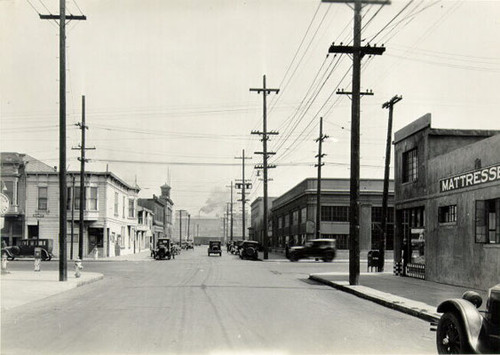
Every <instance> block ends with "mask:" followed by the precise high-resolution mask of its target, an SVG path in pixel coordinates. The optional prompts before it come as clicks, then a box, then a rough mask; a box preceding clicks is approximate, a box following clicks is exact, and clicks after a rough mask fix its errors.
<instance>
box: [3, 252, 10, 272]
mask: <svg viewBox="0 0 500 355" xmlns="http://www.w3.org/2000/svg"><path fill="white" fill-rule="evenodd" d="M7 263H8V261H7V255H6V254H2V274H9V271H8V270H7Z"/></svg>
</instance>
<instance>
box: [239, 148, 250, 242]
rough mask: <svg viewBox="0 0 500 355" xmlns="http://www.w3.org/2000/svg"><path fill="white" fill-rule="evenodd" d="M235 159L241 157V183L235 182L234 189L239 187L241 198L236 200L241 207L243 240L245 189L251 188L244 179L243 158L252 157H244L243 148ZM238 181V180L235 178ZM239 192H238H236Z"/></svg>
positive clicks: (244, 229) (243, 233) (243, 234)
mask: <svg viewBox="0 0 500 355" xmlns="http://www.w3.org/2000/svg"><path fill="white" fill-rule="evenodd" d="M235 159H241V183H238V182H237V183H236V184H235V187H236V189H239V190H241V200H238V201H241V209H242V211H243V212H242V216H241V235H242V236H243V237H242V239H243V240H245V234H246V233H245V232H246V228H245V225H246V223H245V222H246V221H245V220H246V210H245V204H246V202H247V201H248V200H247V192H246V190H247V189H251V188H252V184H251V183H249V182H247V181H246V180H245V160H246V159H252V157H246V156H245V149H243V151H242V152H241V157H236V158H235ZM236 181H238V180H236ZM238 193H240V192H238Z"/></svg>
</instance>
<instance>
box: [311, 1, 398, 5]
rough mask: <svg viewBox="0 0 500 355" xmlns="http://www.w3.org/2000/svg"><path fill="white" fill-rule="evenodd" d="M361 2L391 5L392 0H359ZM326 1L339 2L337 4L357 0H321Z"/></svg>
mask: <svg viewBox="0 0 500 355" xmlns="http://www.w3.org/2000/svg"><path fill="white" fill-rule="evenodd" d="M358 1H359V2H360V3H361V4H365V5H390V4H391V1H390V0H358ZM321 2H324V3H337V4H349V3H353V2H356V0H321Z"/></svg>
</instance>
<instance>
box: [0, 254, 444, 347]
mask: <svg viewBox="0 0 500 355" xmlns="http://www.w3.org/2000/svg"><path fill="white" fill-rule="evenodd" d="M13 264H14V265H13ZM25 264H26V266H27V267H31V263H25ZM9 266H12V267H13V268H16V267H23V262H21V261H20V262H12V263H11V264H10V265H9ZM43 267H44V268H47V269H48V268H54V269H57V262H49V263H44V265H43ZM85 270H86V271H91V272H100V273H103V274H104V275H105V277H104V280H102V281H98V282H96V283H94V284H90V285H86V286H83V287H80V288H77V289H73V290H70V291H67V292H65V293H63V294H60V295H57V296H53V297H49V298H47V299H44V300H42V301H39V302H36V303H31V304H29V305H26V306H24V307H22V308H14V309H12V310H9V311H6V312H3V313H2V321H1V325H2V329H1V330H2V333H1V340H2V344H1V350H2V351H1V352H2V354H28V353H33V354H80V353H81V354H160V353H163V354H167V353H168V354H199V353H210V354H233V353H248V354H256V353H268V354H336V353H337V354H338V353H340V354H367V353H369V354H376V353H377V354H378V353H383V354H389V353H390V354H403V353H414V354H415V353H416V354H423V353H436V350H435V349H436V348H435V343H434V337H435V334H434V333H431V332H430V331H429V324H428V323H427V322H424V321H421V320H419V319H417V318H414V317H411V316H408V315H405V314H402V313H399V312H396V311H393V310H390V309H387V308H384V307H382V306H379V305H376V304H374V303H372V302H369V301H366V300H362V299H359V298H357V297H355V296H352V295H350V294H346V293H343V292H341V291H337V290H335V289H332V288H330V287H327V286H323V285H319V284H316V283H313V282H311V281H309V280H308V279H307V278H308V275H309V274H310V273H313V272H331V271H339V272H343V271H344V272H347V270H348V264H347V263H345V262H335V261H334V262H333V263H323V262H314V261H302V262H298V263H290V262H288V261H286V260H283V261H281V262H276V261H275V262H262V261H246V260H240V259H239V258H238V257H236V256H234V255H230V254H225V253H224V254H223V256H222V257H218V256H211V257H208V256H207V254H206V248H205V247H197V248H196V249H195V250H194V251H193V250H189V251H183V252H182V254H181V255H180V256H178V257H176V259H175V260H164V261H149V260H146V261H137V262H131V261H128V262H92V263H87V264H86V265H85Z"/></svg>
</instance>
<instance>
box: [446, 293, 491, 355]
mask: <svg viewBox="0 0 500 355" xmlns="http://www.w3.org/2000/svg"><path fill="white" fill-rule="evenodd" d="M437 311H438V312H439V313H446V312H453V313H455V314H457V315H458V317H459V319H460V320H461V321H462V322H463V325H464V329H465V333H466V334H467V340H468V342H469V345H470V346H471V348H472V350H474V351H475V352H477V351H478V348H479V334H480V333H481V329H482V327H483V321H484V319H483V317H482V316H481V314H480V313H479V311H478V310H477V309H476V307H475V306H474V305H473V304H472V303H470V302H469V301H466V300H464V299H461V298H455V299H451V300H447V301H444V302H443V303H441V304H440V305H439V306H438V308H437Z"/></svg>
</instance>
